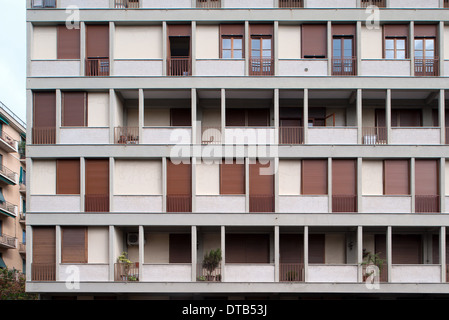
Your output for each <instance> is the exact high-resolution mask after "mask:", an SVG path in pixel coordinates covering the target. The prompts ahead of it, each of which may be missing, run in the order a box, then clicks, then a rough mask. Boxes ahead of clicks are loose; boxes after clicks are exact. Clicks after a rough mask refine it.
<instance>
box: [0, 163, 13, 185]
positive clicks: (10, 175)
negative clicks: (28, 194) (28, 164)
mask: <svg viewBox="0 0 449 320" xmlns="http://www.w3.org/2000/svg"><path fill="white" fill-rule="evenodd" d="M0 174H2V175H3V176H5V177H7V178H8V179H10V180H12V181H14V183H15V182H16V173H15V172H14V171H12V170H11V169H9V168H7V167H6V166H4V165H2V164H0Z"/></svg>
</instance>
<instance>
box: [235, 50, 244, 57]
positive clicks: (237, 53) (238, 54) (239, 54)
mask: <svg viewBox="0 0 449 320" xmlns="http://www.w3.org/2000/svg"><path fill="white" fill-rule="evenodd" d="M242 58H243V55H242V50H234V59H242Z"/></svg>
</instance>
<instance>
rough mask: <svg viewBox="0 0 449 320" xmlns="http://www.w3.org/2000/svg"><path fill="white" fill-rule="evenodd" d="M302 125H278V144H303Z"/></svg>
mask: <svg viewBox="0 0 449 320" xmlns="http://www.w3.org/2000/svg"><path fill="white" fill-rule="evenodd" d="M303 143H304V130H303V127H279V144H303Z"/></svg>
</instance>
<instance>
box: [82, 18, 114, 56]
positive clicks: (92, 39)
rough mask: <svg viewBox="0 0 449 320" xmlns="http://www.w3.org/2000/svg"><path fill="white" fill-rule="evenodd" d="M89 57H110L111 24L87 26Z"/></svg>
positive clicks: (87, 53)
mask: <svg viewBox="0 0 449 320" xmlns="http://www.w3.org/2000/svg"><path fill="white" fill-rule="evenodd" d="M86 30H87V31H86V34H87V35H86V55H87V58H109V25H87V26H86Z"/></svg>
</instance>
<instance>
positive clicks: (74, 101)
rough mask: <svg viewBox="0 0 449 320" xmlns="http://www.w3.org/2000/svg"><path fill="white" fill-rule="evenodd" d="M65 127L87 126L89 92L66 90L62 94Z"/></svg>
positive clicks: (63, 124)
mask: <svg viewBox="0 0 449 320" xmlns="http://www.w3.org/2000/svg"><path fill="white" fill-rule="evenodd" d="M61 122H62V123H61V125H62V126H63V127H85V126H87V93H86V92H64V93H63V94H62V121H61Z"/></svg>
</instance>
